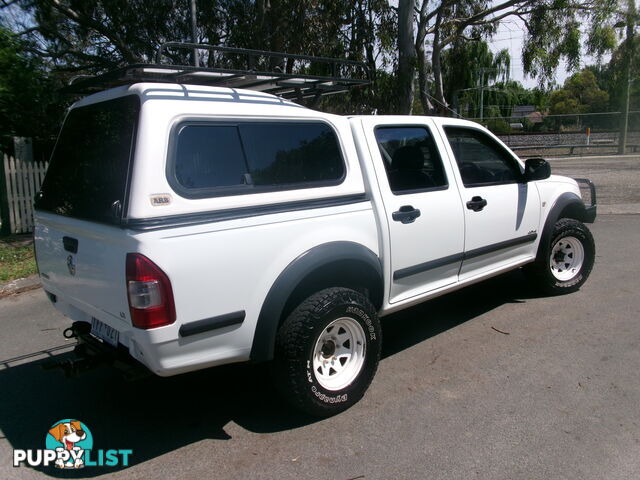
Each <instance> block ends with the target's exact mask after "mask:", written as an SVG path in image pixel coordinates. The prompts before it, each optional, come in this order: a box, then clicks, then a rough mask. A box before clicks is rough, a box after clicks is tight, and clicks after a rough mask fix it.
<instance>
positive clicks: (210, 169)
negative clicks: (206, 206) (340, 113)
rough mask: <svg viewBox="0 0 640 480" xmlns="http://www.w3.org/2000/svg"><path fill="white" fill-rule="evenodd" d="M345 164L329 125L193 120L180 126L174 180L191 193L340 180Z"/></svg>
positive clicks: (199, 194)
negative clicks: (204, 121)
mask: <svg viewBox="0 0 640 480" xmlns="http://www.w3.org/2000/svg"><path fill="white" fill-rule="evenodd" d="M344 172H345V171H344V162H343V160H342V155H341V153H340V147H339V145H338V140H337V138H336V135H335V133H334V131H333V130H332V129H331V127H329V126H328V125H325V124H323V123H293V122H242V123H237V124H224V123H215V124H206V123H187V124H183V125H181V126H180V127H178V130H177V136H176V139H175V147H174V153H173V161H172V162H170V166H169V172H168V173H169V179H170V181H171V183H172V185H173V187H174V188H175V189H176V190H177V191H178V192H179V193H181V194H182V195H185V196H187V197H209V196H219V195H233V194H240V193H252V192H258V191H269V190H285V189H292V188H309V187H314V186H320V185H322V184H335V183H338V182H340V181H341V179H342V178H343V176H344Z"/></svg>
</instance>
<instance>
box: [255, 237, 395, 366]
mask: <svg viewBox="0 0 640 480" xmlns="http://www.w3.org/2000/svg"><path fill="white" fill-rule="evenodd" d="M345 261H356V262H358V263H360V264H362V266H363V269H365V270H368V271H370V272H372V273H373V274H374V275H376V276H377V278H374V279H373V281H374V282H375V284H376V285H378V286H379V289H380V292H379V295H380V300H382V297H381V295H382V289H383V288H384V280H383V279H384V277H383V273H382V264H381V262H380V259H379V258H378V256H377V255H376V254H375V253H373V252H372V251H371V250H369V249H368V248H367V247H365V246H363V245H360V244H358V243H354V242H344V241H342V242H329V243H325V244H322V245H318V246H316V247H313V248H312V249H310V250H307V251H306V252H304V253H303V254H301V255H300V256H298V257H297V258H296V259H295V260H293V261H292V262H291V263H290V264H289V265H287V267H286V268H285V269H284V270H283V271H282V272H281V273H280V275H279V276H278V278H277V279H276V281H275V282H274V283H273V285H272V286H271V288H270V289H269V293H268V294H267V296H266V298H265V300H264V302H263V304H262V308H261V309H260V314H259V316H258V321H257V324H256V328H255V332H254V336H253V344H252V346H251V354H250V358H251V360H252V361H256V362H259V361H265V360H271V359H272V358H273V352H274V345H275V339H276V334H277V331H278V327H279V326H280V320H281V317H282V314H283V312H284V310H285V307H286V305H287V301H288V300H289V298H290V296H291V295H292V293H293V292H294V291H295V289H296V287H298V285H300V284H301V282H303V281H304V280H305V279H306V278H308V277H309V276H310V275H313V273H314V272H317V271H318V270H319V269H320V268H322V267H325V266H328V265H330V264H336V263H340V262H345ZM374 303H376V302H374ZM376 307H380V305H379V304H378V305H376Z"/></svg>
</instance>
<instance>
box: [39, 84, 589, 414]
mask: <svg viewBox="0 0 640 480" xmlns="http://www.w3.org/2000/svg"><path fill="white" fill-rule="evenodd" d="M595 214H596V212H595V205H588V206H585V204H584V203H583V201H582V199H581V195H580V189H579V186H578V183H577V182H576V181H575V180H573V179H571V178H566V177H561V176H555V175H550V167H549V165H548V164H547V163H546V162H545V161H544V160H542V159H529V160H527V161H526V162H523V161H522V160H521V159H519V158H518V157H517V156H516V155H514V154H513V153H512V152H511V151H510V150H509V148H507V147H506V146H505V145H504V144H503V143H502V142H501V141H500V140H499V139H498V138H496V137H495V136H494V135H492V134H491V133H490V132H489V131H488V130H486V129H485V128H483V127H482V126H480V125H478V124H475V123H472V122H468V121H463V120H456V119H451V118H430V117H419V116H347V117H343V116H336V115H331V114H326V113H322V112H318V111H313V110H310V109H308V108H304V107H302V106H300V105H298V104H296V103H293V102H291V101H288V100H286V99H283V98H280V97H277V96H273V95H270V94H267V93H262V92H259V91H250V90H241V89H233V88H224V87H211V86H202V85H189V84H182V83H157V82H155V83H134V84H131V85H122V86H118V87H116V88H112V89H108V90H106V91H102V92H99V93H96V94H93V95H90V96H88V97H85V98H84V99H82V100H80V101H78V102H77V103H75V104H74V105H73V107H72V108H71V109H70V111H69V113H68V115H67V117H66V120H65V122H64V126H63V128H62V131H61V133H60V137H59V139H58V142H57V145H56V147H55V151H54V153H53V156H52V162H51V167H50V169H49V171H48V173H47V175H46V179H45V180H44V183H43V185H42V191H41V194H40V196H39V198H38V200H37V204H36V214H35V222H36V228H35V247H36V255H37V262H38V266H39V271H40V276H41V280H42V284H43V286H44V289H45V290H46V292H47V294H48V296H49V298H50V300H51V302H52V303H53V305H54V306H55V307H56V308H57V309H58V310H60V311H61V312H63V313H64V314H66V315H67V316H68V317H69V318H70V319H72V320H73V321H74V322H75V323H74V327H73V329H72V330H71V333H70V335H73V336H79V337H80V341H81V342H82V343H83V344H86V345H88V346H91V345H93V346H94V347H98V346H99V347H100V348H101V349H102V350H110V351H113V352H114V353H115V352H117V353H118V355H124V356H126V357H128V358H130V359H135V361H136V362H139V363H140V364H142V365H144V366H145V367H146V368H147V369H148V370H150V371H151V372H154V373H155V374H157V375H161V376H169V375H176V374H180V373H183V372H190V371H193V370H197V369H203V368H208V367H213V366H216V365H221V364H226V363H231V362H246V361H253V362H263V361H271V363H272V370H273V375H274V379H275V382H276V384H277V386H278V388H279V390H281V391H282V392H283V394H284V395H285V397H286V398H287V399H288V400H289V401H291V403H293V404H294V405H295V406H297V407H298V408H301V409H303V410H305V411H307V412H310V413H312V414H315V415H320V416H327V415H332V414H335V413H337V412H340V411H342V410H344V409H346V408H348V407H349V406H351V405H353V404H354V403H355V402H357V401H358V400H359V399H360V398H361V397H362V396H363V395H364V393H365V391H366V389H367V387H368V386H369V384H370V383H371V381H372V379H373V377H374V374H375V372H376V368H377V366H378V361H379V358H380V348H381V341H382V334H381V329H380V323H379V317H381V316H384V315H388V314H390V313H392V312H396V311H398V310H401V309H405V308H408V307H411V306H412V305H415V304H417V303H420V302H423V301H425V300H428V299H430V298H433V297H436V296H439V295H442V294H444V293H447V292H451V291H453V290H456V289H459V288H461V287H464V286H466V285H470V284H472V283H475V282H478V281H481V280H483V279H486V278H489V277H492V276H494V275H498V274H501V273H503V272H506V271H508V270H512V269H516V268H520V267H524V268H525V270H526V272H527V274H528V275H529V276H530V277H531V278H532V279H533V280H534V281H535V282H536V284H537V285H538V286H539V287H541V288H542V289H544V290H545V291H546V292H549V293H553V294H555V293H566V292H573V291H575V290H577V289H578V288H579V287H580V286H581V285H582V284H583V283H584V282H585V280H586V279H587V277H588V276H589V273H590V271H591V268H592V266H593V262H594V255H595V247H594V241H593V237H592V235H591V233H590V232H589V230H588V229H587V228H586V227H585V225H584V222H592V221H593V220H594V218H595ZM86 345H85V346H86ZM87 348H88V347H87Z"/></svg>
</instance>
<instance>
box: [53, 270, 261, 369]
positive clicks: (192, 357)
mask: <svg viewBox="0 0 640 480" xmlns="http://www.w3.org/2000/svg"><path fill="white" fill-rule="evenodd" d="M43 286H44V289H45V292H46V293H47V295H48V296H49V299H50V300H51V302H52V303H53V305H54V306H55V308H56V309H57V310H59V311H60V312H62V313H63V314H64V315H66V316H67V317H69V318H70V319H71V320H73V321H74V325H76V329H77V330H78V331H80V332H81V333H83V334H86V335H84V336H82V337H80V336H79V339H80V340H83V341H84V343H85V344H87V347H86V348H88V349H90V350H91V351H92V353H94V351H96V352H97V353H99V354H100V357H101V360H104V359H105V358H107V357H109V358H114V355H117V359H118V360H123V361H124V363H128V362H127V361H126V360H127V358H126V357H131V358H129V360H131V361H132V362H136V363H140V364H142V365H144V366H145V367H146V368H147V369H149V370H150V371H151V372H153V373H154V374H156V375H159V376H162V377H168V376H172V375H178V374H181V373H186V372H191V371H195V370H200V369H203V368H208V367H213V366H217V365H223V364H227V363H234V362H243V361H247V360H249V353H250V350H251V340H252V338H250V337H249V336H247V335H246V334H245V333H243V332H244V331H242V330H241V328H240V327H244V325H229V326H222V327H220V328H217V329H216V330H213V331H207V332H203V333H197V332H196V333H195V334H193V335H189V336H186V337H183V336H180V334H179V333H178V331H179V328H180V325H179V324H178V323H176V324H173V325H168V326H166V327H159V328H156V329H151V330H141V329H138V328H134V327H132V326H131V325H130V324H128V323H127V322H125V321H124V320H120V319H117V318H113V317H112V316H108V315H105V313H104V312H101V311H99V310H97V309H93V308H92V307H90V306H88V305H81V304H78V303H76V302H71V301H69V300H68V299H66V298H65V297H64V296H63V295H61V292H58V291H57V290H56V289H55V288H54V287H53V286H52V285H51V284H47V283H46V282H43ZM91 317H95V318H97V319H98V320H100V321H101V322H103V323H106V324H107V325H109V326H110V327H112V328H114V329H115V330H117V331H118V333H119V346H118V348H114V347H111V346H110V345H108V344H105V343H103V342H102V341H101V340H98V339H96V338H94V337H93V336H92V335H91V334H90V333H89V332H90V330H91ZM81 343H82V342H81ZM83 348H84V347H83ZM123 355H124V356H123ZM102 363H110V362H102Z"/></svg>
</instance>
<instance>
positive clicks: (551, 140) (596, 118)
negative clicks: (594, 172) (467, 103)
mask: <svg viewBox="0 0 640 480" xmlns="http://www.w3.org/2000/svg"><path fill="white" fill-rule="evenodd" d="M627 118H628V123H627V124H628V127H627V138H626V142H625V144H626V148H625V151H626V152H627V153H636V152H638V151H640V111H631V112H629V115H628V117H627ZM467 119H468V120H472V121H475V122H479V123H482V124H483V125H485V126H486V127H487V128H489V129H490V130H491V131H492V132H493V133H495V134H496V135H498V136H499V137H500V138H501V139H502V141H504V142H505V143H506V144H507V145H509V146H510V147H511V148H512V149H513V150H515V151H516V152H517V153H518V154H519V155H521V156H534V155H546V156H554V155H578V154H579V155H594V154H614V153H618V152H619V146H620V143H621V140H622V139H621V137H622V136H621V131H622V125H623V122H622V120H623V114H622V113H621V112H597V113H575V114H562V115H552V114H546V113H544V112H540V111H536V110H535V109H533V108H531V109H529V110H527V109H520V110H516V109H513V110H512V112H511V114H510V115H509V116H496V115H494V116H490V117H484V118H467Z"/></svg>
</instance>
